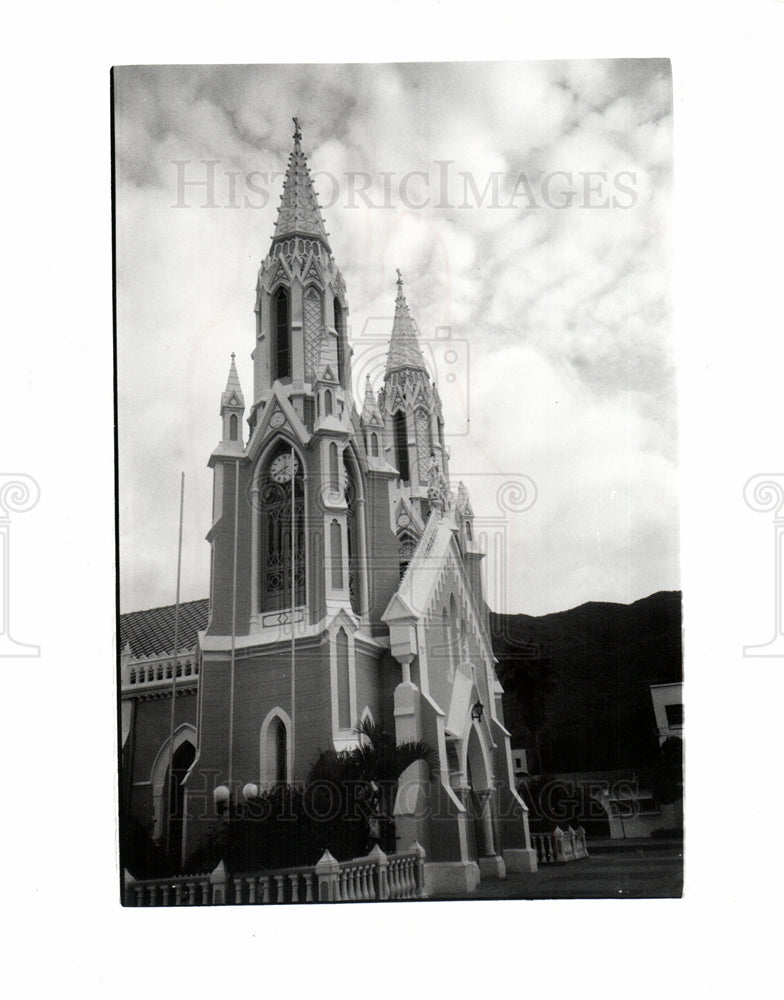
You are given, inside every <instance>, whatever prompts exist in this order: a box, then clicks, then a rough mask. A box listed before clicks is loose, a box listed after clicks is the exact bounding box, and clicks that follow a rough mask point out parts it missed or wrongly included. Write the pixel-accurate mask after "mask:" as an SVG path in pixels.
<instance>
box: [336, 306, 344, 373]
mask: <svg viewBox="0 0 784 1000" xmlns="http://www.w3.org/2000/svg"><path fill="white" fill-rule="evenodd" d="M335 330H336V331H337V335H338V382H340V384H341V385H342V386H343V387H344V388H345V381H344V376H345V366H346V356H345V348H344V346H343V309H342V307H341V305H340V302H339V301H338V300H337V299H335Z"/></svg>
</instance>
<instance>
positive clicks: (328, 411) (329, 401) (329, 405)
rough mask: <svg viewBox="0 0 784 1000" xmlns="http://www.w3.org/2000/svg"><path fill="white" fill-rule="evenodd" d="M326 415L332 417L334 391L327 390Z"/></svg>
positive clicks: (325, 398)
mask: <svg viewBox="0 0 784 1000" xmlns="http://www.w3.org/2000/svg"><path fill="white" fill-rule="evenodd" d="M324 415H325V416H327V417H331V416H332V390H331V389H327V390H326V392H325V393H324Z"/></svg>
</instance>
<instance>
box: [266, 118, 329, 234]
mask: <svg viewBox="0 0 784 1000" xmlns="http://www.w3.org/2000/svg"><path fill="white" fill-rule="evenodd" d="M292 121H293V122H294V149H293V150H292V151H291V154H290V156H289V164H288V168H287V170H286V179H285V180H284V181H283V194H282V195H281V199H280V206H279V208H278V219H277V222H276V223H275V235H274V236H273V239H282V238H283V237H286V236H292V235H294V234H295V233H296V234H297V235H299V236H316V237H318V238H319V239H320V240H321V241H322V242H323V243H324V245H325V246H326V247H327V249H329V240H328V239H327V231H326V229H325V227H324V220H323V218H322V217H321V210H320V208H319V204H318V199H317V198H316V192H315V190H314V189H313V179H312V178H311V176H310V168H309V167H308V161H307V158H306V156H305V154H304V153H303V152H302V147H301V146H300V140H301V139H302V132H301V131H300V128H299V121H298V120H297V119H296V118H293V119H292Z"/></svg>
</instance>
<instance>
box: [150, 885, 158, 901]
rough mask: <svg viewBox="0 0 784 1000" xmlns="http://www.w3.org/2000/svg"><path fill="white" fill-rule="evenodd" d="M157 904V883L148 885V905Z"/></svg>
mask: <svg viewBox="0 0 784 1000" xmlns="http://www.w3.org/2000/svg"><path fill="white" fill-rule="evenodd" d="M157 905H158V886H157V885H151V886H150V906H157Z"/></svg>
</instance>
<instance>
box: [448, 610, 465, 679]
mask: <svg viewBox="0 0 784 1000" xmlns="http://www.w3.org/2000/svg"><path fill="white" fill-rule="evenodd" d="M449 640H450V641H449V648H450V649H451V650H452V656H453V657H454V660H455V662H456V663H457V662H460V661H461V660H462V659H463V650H462V649H461V646H460V632H459V631H458V621H457V602H456V601H455V595H454V594H451V595H450V597H449Z"/></svg>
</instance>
